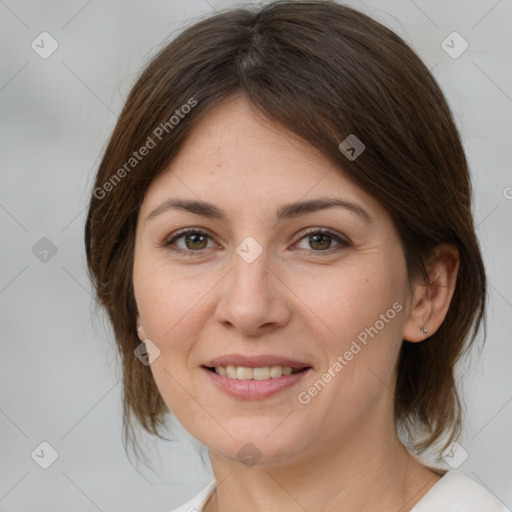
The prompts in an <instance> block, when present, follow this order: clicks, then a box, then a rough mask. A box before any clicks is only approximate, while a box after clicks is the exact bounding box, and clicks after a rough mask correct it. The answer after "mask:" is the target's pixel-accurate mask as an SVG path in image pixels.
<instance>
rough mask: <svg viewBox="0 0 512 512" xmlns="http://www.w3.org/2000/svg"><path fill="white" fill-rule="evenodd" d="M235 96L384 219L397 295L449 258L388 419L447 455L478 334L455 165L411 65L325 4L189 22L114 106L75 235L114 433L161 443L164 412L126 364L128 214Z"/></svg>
mask: <svg viewBox="0 0 512 512" xmlns="http://www.w3.org/2000/svg"><path fill="white" fill-rule="evenodd" d="M234 94H243V95H244V96H245V97H246V98H247V100H248V101H249V102H250V103H251V104H252V105H253V106H254V107H256V108H257V110H258V111H260V112H261V113H263V114H264V115H266V116H267V117H268V118H270V119H272V120H273V121H276V122H278V123H280V124H281V125H282V126H283V127H286V128H288V129H290V130H292V132H294V133H295V134H297V135H298V136H300V137H302V138H303V139H305V140H306V141H308V142H309V143H310V144H311V145H312V146H314V147H315V148H317V149H318V150H320V151H321V152H322V153H323V154H324V155H325V156H326V157H327V158H328V159H330V161H332V162H333V163H334V164H335V165H336V166H337V168H339V170H340V172H343V173H344V175H345V176H346V177H348V178H349V179H351V180H353V182H354V183H355V184H357V185H358V186H359V187H361V188H362V189H364V190H365V191H366V192H367V193H369V194H370V195H371V196H373V197H374V198H375V199H376V200H377V201H379V202H380V204H382V205H383V206H384V207H385V208H386V209H387V211H388V212H389V213H390V215H391V217H392V219H393V221H394V224H395V227H396V229H397V231H398V233H399V236H400V240H401V243H402V244H403V249H404V253H405V257H406V264H407V272H408V278H409V283H410V284H412V283H413V282H415V280H416V279H422V280H423V282H425V283H429V281H428V270H429V264H430V261H431V257H432V255H433V250H434V248H435V247H436V246H438V245H439V244H442V243H445V242H448V243H452V244H454V245H455V246H456V247H457V248H458V250H459V253H460V268H459V272H458V276H457V281H456V288H455V292H454V295H453V298H452V301H451V304H450V308H449V310H448V313H447V315H446V318H445V320H444V322H443V323H442V325H441V326H440V328H439V329H438V331H437V332H436V333H435V334H433V335H432V336H430V337H429V338H428V339H427V340H426V341H424V342H421V343H409V342H407V341H405V340H404V341H403V343H402V348H401V351H400V355H399V361H398V370H397V371H398V377H397V384H396V393H395V408H394V414H395V423H396V425H397V428H398V429H399V430H400V431H403V432H405V433H406V434H407V437H408V439H409V441H410V442H409V444H410V447H411V448H413V449H414V450H416V451H418V452H422V451H424V450H425V449H427V448H430V447H433V446H434V445H435V444H436V442H438V441H440V440H442V439H444V440H445V443H444V445H443V446H447V445H448V443H449V442H450V441H451V440H453V439H454V438H455V437H456V436H458V435H459V434H460V430H461V401H460V399H459V395H458V391H457V386H456V382H455V378H454V369H455V365H456V363H457V361H458V360H459V358H460V356H461V355H462V354H463V353H464V352H465V351H466V350H467V348H469V346H470V345H471V344H472V343H473V342H474V340H475V338H476V335H477V331H478V329H479V327H480V324H481V323H482V321H483V324H484V327H485V323H486V318H485V299H486V275H485V269H484V265H483V262H482V257H481V253H480V249H479V244H478V240H477V238H476V235H475V227H474V223H473V218H472V212H471V183H470V176H469V172H468V165H467V161H466V157H465V154H464V150H463V147H462V143H461V140H460V136H459V133H458V131H457V128H456V126H455V123H454V120H453V117H452V114H451V112H450V109H449V107H448V105H447V102H446V100H445V98H444V96H443V94H442V92H441V90H440V87H439V86H438V84H437V83H436V81H435V79H434V78H433V76H432V74H431V73H430V72H429V70H428V69H427V67H426V66H425V65H424V64H423V63H422V61H421V60H420V58H419V57H418V56H417V55H416V54H415V52H414V51H413V50H412V49H411V48H410V47H409V46H408V45H407V44H406V43H405V42H404V41H403V40H402V39H401V38H400V37H399V36H398V35H397V34H395V33H394V32H392V31H391V30H389V29H388V28H386V27H384V26H383V25H382V24H380V23H378V22H376V21H375V20H373V19H372V18H370V17H368V16H366V15H365V14H363V13H361V12H358V11H356V10H354V9H352V8H349V7H347V6H344V5H340V4H337V3H335V2H333V1H328V0H325V1H277V2H272V3H269V4H267V5H263V6H258V7H257V8H256V7H255V6H249V7H247V8H236V9H232V10H228V11H224V12H221V13H218V14H215V15H213V16H210V17H208V18H206V19H202V20H201V21H199V22H197V23H195V24H193V25H192V26H190V27H189V28H187V29H186V30H184V31H183V32H182V33H181V34H180V35H179V36H178V37H176V38H175V39H174V40H173V41H172V42H171V43H170V44H168V45H167V46H165V47H164V48H163V49H162V50H161V51H159V53H158V54H157V55H156V56H155V57H154V58H153V59H152V60H151V62H150V63H149V64H148V65H147V67H146V68H145V70H144V71H143V72H142V74H141V75H140V77H139V78H138V80H137V81H136V83H135V85H134V86H133V89H132V90H131V92H130V94H129V96H128V99H127V101H126V104H125V106H124V108H123V110H122V112H121V115H120V117H119V120H118V122H117V124H116V126H115V129H114V131H113V134H112V137H111V139H110V141H109V143H108V146H107V147H106V150H105V152H104V156H103V159H102V161H101V164H100V166H99V169H98V171H97V175H96V180H95V185H94V190H93V192H92V195H91V198H90V205H89V210H88V215H87V221H86V226H85V246H86V253H87V263H88V269H89V273H90V276H91V279H92V281H93V283H94V286H95V290H96V294H97V297H98V299H99V302H100V303H101V305H103V306H104V307H105V308H106V311H107V312H108V315H109V318H110V321H111V323H112V326H113V330H114V334H115V341H116V343H117V347H118V350H119V353H120V355H121V360H122V369H123V409H124V418H125V436H126V435H127V429H128V428H132V427H131V418H132V416H133V415H134V416H135V417H136V418H137V420H138V422H139V423H140V424H141V425H142V426H143V427H144V429H145V430H146V431H147V432H149V433H152V434H155V435H158V436H159V437H161V436H160V434H159V431H158V428H159V426H164V425H165V414H166V413H167V412H169V411H168V409H167V407H166V405H165V403H164V401H163V400H162V397H161V396H160V394H159V391H158V389H157V387H156V384H155V382H154V380H153V377H152V375H151V370H150V367H149V366H145V365H143V364H141V363H140V361H139V360H138V359H137V358H136V357H134V349H135V348H136V347H137V345H138V344H139V343H140V342H139V339H138V337H137V334H136V325H135V323H136V315H137V309H136V304H135V299H134V292H133V285H132V266H133V254H134V239H135V229H136V221H137V214H138V210H139V207H140V205H141V202H142V200H143V197H144V194H145V191H146V190H147V188H148V186H149V184H150V183H151V181H152V180H153V179H154V178H155V177H156V176H157V175H158V174H159V173H160V172H161V171H162V170H163V169H164V168H165V167H166V166H167V165H168V164H169V162H170V161H171V160H172V158H173V157H174V156H175V155H176V154H177V152H178V150H179V149H180V147H181V146H182V144H183V142H184V140H185V139H186V137H187V134H188V133H189V132H190V130H191V128H192V127H193V126H194V125H195V124H196V123H197V122H198V121H199V119H201V118H202V117H203V116H204V115H205V114H207V113H208V111H209V110H210V109H211V108H212V107H213V106H215V105H216V104H218V103H219V102H221V101H224V100H226V99H229V98H230V97H231V96H232V95H234ZM185 106H187V107H185ZM351 134H355V135H356V136H357V138H358V139H360V140H361V141H362V142H363V143H364V145H365V147H366V149H365V151H364V152H363V153H362V154H361V155H360V156H359V157H358V158H356V159H348V158H347V157H346V156H345V155H344V154H343V153H342V152H341V151H340V149H339V145H340V143H341V142H342V141H344V140H345V139H346V138H347V136H349V135H351ZM143 148H146V149H145V150H144V149H143ZM484 338H485V336H484Z"/></svg>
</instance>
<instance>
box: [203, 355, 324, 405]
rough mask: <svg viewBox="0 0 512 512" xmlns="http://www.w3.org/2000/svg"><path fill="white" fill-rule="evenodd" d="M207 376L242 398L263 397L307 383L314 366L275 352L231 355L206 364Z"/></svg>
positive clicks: (219, 386)
mask: <svg viewBox="0 0 512 512" xmlns="http://www.w3.org/2000/svg"><path fill="white" fill-rule="evenodd" d="M201 368H202V370H203V372H204V373H203V375H205V376H206V377H208V381H209V382H211V383H213V384H214V386H215V387H216V388H217V389H218V390H220V391H222V392H223V393H225V394H227V395H230V396H231V397H234V398H237V399H242V400H263V399H267V398H270V397H272V396H274V395H277V394H280V393H283V392H284V390H286V389H289V390H290V389H292V388H293V387H294V386H297V385H298V384H299V382H304V379H306V378H307V375H309V374H311V373H312V372H313V371H314V369H313V366H312V365H310V364H308V363H305V362H300V361H295V360H292V359H289V358H285V357H278V356H272V355H260V356H252V357H248V356H243V355H238V354H231V355H226V356H222V357H218V358H216V359H212V360H211V361H208V362H207V363H206V364H204V365H202V367H201Z"/></svg>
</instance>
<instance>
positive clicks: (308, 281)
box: [133, 97, 409, 465]
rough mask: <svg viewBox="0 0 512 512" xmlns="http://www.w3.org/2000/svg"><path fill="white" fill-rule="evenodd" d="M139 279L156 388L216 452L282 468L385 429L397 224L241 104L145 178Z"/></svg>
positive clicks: (396, 344) (399, 315)
mask: <svg viewBox="0 0 512 512" xmlns="http://www.w3.org/2000/svg"><path fill="white" fill-rule="evenodd" d="M363 142H364V141H363ZM176 201H181V202H182V206H177V205H176V203H174V206H173V205H172V204H171V202H176ZM320 201H323V203H322V202H320ZM332 201H338V202H339V205H334V206H330V207H323V206H325V205H327V204H328V203H329V202H332ZM185 202H190V203H189V207H186V205H185ZM206 203H207V204H206ZM302 203H303V206H300V204H302ZM183 230H189V232H188V234H187V233H184V232H183ZM318 231H324V232H323V233H322V232H320V233H319V232H318ZM133 282H134V289H135V297H136V302H137V307H138V311H139V319H138V320H139V322H140V324H141V325H142V331H141V336H142V337H144V338H147V339H149V340H151V342H152V343H154V345H156V346H157V347H158V349H159V350H160V353H159V355H158V357H156V359H155V360H154V362H153V363H152V364H151V370H152V373H153V376H154V379H155V382H156V384H157V386H158V389H159V390H160V393H161V395H162V397H163V399H164V401H165V402H166V404H167V406H168V407H169V409H170V410H171V411H172V413H173V414H174V415H175V416H176V417H177V419H178V420H179V421H180V423H181V424H182V425H183V426H184V427H185V428H186V429H187V430H188V431H189V432H190V433H191V434H192V435H193V436H194V437H195V438H197V439H198V440H199V441H200V442H202V443H203V444H205V445H206V446H207V447H208V448H209V449H210V450H211V451H212V452H213V453H216V454H220V455H223V456H225V457H227V458H230V459H232V460H239V461H241V462H244V463H245V462H246V461H248V460H249V459H250V458H251V457H252V460H253V461H254V462H255V461H258V462H259V464H268V465H272V464H277V463H278V462H279V464H282V463H283V462H286V461H290V462H291V461H294V460H295V461H297V460H300V458H301V457H307V456H310V455H312V454H318V453H319V452H321V451H322V450H324V451H326V452H327V453H328V451H329V450H332V447H333V446H342V445H343V444H344V443H348V442H352V441H353V440H354V439H355V438H356V437H357V436H362V433H364V434H365V435H369V434H370V432H374V433H376V435H377V436H381V435H382V432H383V431H389V429H390V428H391V427H392V425H393V389H394V379H395V363H396V360H397V357H398V352H399V349H400V346H401V343H402V333H403V329H404V325H405V323H406V321H407V315H408V310H409V307H408V306H409V302H408V301H409V299H408V288H407V281H406V267H405V260H404V255H403V252H402V247H401V244H400V242H399V238H398V235H397V232H396V230H395V228H394V225H393V223H392V221H391V218H390V216H389V214H388V213H387V212H386V211H385V210H384V209H383V208H382V206H381V205H380V204H379V203H377V202H376V201H375V200H374V199H373V198H372V197H370V196H369V195H367V194H366V193H365V192H364V191H363V190H362V189H360V188H359V187H358V186H356V185H354V184H353V183H351V182H350V181H349V180H348V179H346V178H345V177H344V175H343V174H342V172H341V170H340V169H339V168H336V167H335V166H334V165H333V164H331V163H330V162H329V161H328V160H327V159H326V158H325V157H323V156H322V155H320V154H319V152H318V151H317V150H315V149H314V148H313V147H312V146H310V145H309V144H307V143H305V142H300V141H299V140H298V139H297V138H296V137H293V136H292V135H291V134H290V133H289V132H287V131H285V130H284V129H283V128H281V127H278V126H276V125H271V124H267V123H265V122H264V121H263V119H262V118H260V117H258V116H257V115H256V114H255V113H254V112H253V111H252V110H251V107H250V106H249V105H248V104H247V103H246V102H245V101H244V100H243V99H242V98H240V97H239V98H238V99H235V100H232V101H231V102H229V103H226V104H223V105H220V106H217V107H216V108H215V109H214V110H212V111H211V112H210V113H209V114H208V115H207V116H206V117H205V118H204V119H203V120H202V121H201V122H200V123H199V124H197V125H196V127H195V128H194V131H193V132H192V134H191V135H190V136H189V138H188V139H187V141H186V143H185V145H184V147H183V148H182V150H181V152H180V153H179V155H178V156H177V157H176V158H175V159H174V160H173V161H172V163H171V165H170V166H169V168H168V169H166V170H165V171H164V172H163V173H162V174H160V175H159V176H158V177H157V178H156V179H155V180H154V181H153V182H152V183H151V186H150V187H149V189H148V191H147V193H146V195H145V198H144V201H143V204H142V206H141V209H140V213H139V218H138V226H137V235H136V243H135V262H134V270H133ZM148 346H149V347H151V344H148ZM154 355H156V351H155V352H154ZM214 366H216V367H217V371H218V372H220V373H216V372H215V371H212V370H211V369H208V368H207V367H214ZM226 367H227V368H226ZM282 367H284V369H283V368H282ZM253 368H257V369H253ZM288 368H293V373H292V374H291V375H288V373H289V372H290V370H289V369H288ZM298 370H301V371H298ZM297 371H298V373H297ZM235 377H236V378H235ZM366 439H368V437H366ZM249 443H250V444H249ZM333 443H334V444H333ZM247 457H249V458H247ZM250 464H251V463H250V462H249V465H250Z"/></svg>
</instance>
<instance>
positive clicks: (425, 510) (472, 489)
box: [411, 471, 510, 512]
mask: <svg viewBox="0 0 512 512" xmlns="http://www.w3.org/2000/svg"><path fill="white" fill-rule="evenodd" d="M484 510H485V512H510V511H509V509H507V508H506V507H505V505H503V504H502V503H501V502H500V501H499V500H498V499H497V498H495V497H494V496H492V495H491V494H490V493H489V492H487V491H486V490H485V489H484V488H483V487H482V486H481V485H479V484H477V483H476V482H475V481H473V480H471V478H469V477H467V476H465V475H464V474H463V473H460V472H459V471H448V472H447V473H446V474H445V475H444V476H443V477H442V478H441V479H440V480H439V481H438V482H437V483H436V484H435V485H434V487H432V488H431V489H430V490H429V491H428V492H427V494H425V496H424V497H423V498H422V499H421V501H420V502H419V503H418V504H417V505H416V506H415V507H413V509H412V510H411V512H482V511H484Z"/></svg>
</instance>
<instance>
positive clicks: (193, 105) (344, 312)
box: [85, 1, 506, 512]
mask: <svg viewBox="0 0 512 512" xmlns="http://www.w3.org/2000/svg"><path fill="white" fill-rule="evenodd" d="M85 242H86V248H87V258H88V265H89V270H90V273H91V276H92V279H93V282H94V284H95V287H96V292H97V295H98V298H99V301H100V302H101V304H102V305H103V306H104V307H105V308H106V310H107V312H108V314H109V317H110V320H111V322H112V325H113V329H114V332H115V337H116V341H117V344H118V347H119V351H120V354H121V356H122V361H123V382H124V408H125V416H126V419H127V425H130V418H131V417H132V416H133V415H134V416H135V417H136V418H137V420H138V421H139V422H140V424H141V425H142V426H143V427H144V428H145V429H146V430H147V431H148V432H151V433H153V434H155V435H159V432H158V428H159V427H160V426H164V425H165V415H166V413H168V412H169V411H170V412H171V413H172V414H173V415H174V416H176V418H177V419H178V420H179V421H180V423H181V424H182V425H183V426H184V427H185V428H186V429H187V430H188V431H189V432H190V433H191V435H192V436H194V438H196V439H197V440H198V441H200V443H202V444H203V445H205V446H206V447H207V448H208V452H209V456H210V460H211V464H212V468H213V472H214V476H215V480H214V481H213V482H212V483H211V484H210V485H209V486H207V487H206V488H205V489H203V490H202V491H201V492H200V493H199V494H198V495H197V496H196V497H194V498H193V499H192V500H191V501H189V502H188V503H186V504H185V505H183V506H182V507H180V508H178V509H176V510H177V511H185V510H202V511H204V512H217V511H221V512H225V511H230V510H240V509H243V510H246V511H256V510H290V511H292V510H308V511H310V512H314V511H320V510H322V511H331V510H332V511H334V510H346V511H356V510H358V511H363V510H365V511H366V510H372V511H373V510H379V511H398V510H400V511H412V510H413V511H414V512H427V511H434V510H435V511H436V512H440V511H453V510H461V511H462V510H463V511H473V510H474V511H476V510H478V511H482V510H486V511H502V510H506V509H505V508H504V507H503V506H502V505H501V503H500V502H499V501H498V500H497V499H495V498H494V497H492V496H491V495H490V494H488V493H487V492H486V491H485V490H484V489H483V488H482V487H480V486H479V485H477V484H476V483H474V482H473V481H472V480H470V479H469V478H467V477H465V476H463V475H462V473H460V472H458V471H453V470H452V471H445V470H443V469H441V468H440V467H437V466H435V465H428V464H426V463H425V462H424V461H422V460H421V459H420V455H421V454H422V453H424V452H426V450H428V449H429V450H437V453H438V454H439V453H441V452H442V451H443V450H445V449H446V448H447V447H450V446H451V447H453V445H451V444H450V443H452V441H454V440H455V439H457V436H458V434H459V432H460V425H461V412H460V403H459V396H458V394H457V389H456V386H455V382H454V365H455V363H456V362H457V360H458V359H459V357H460V355H461V354H462V353H463V351H464V350H466V349H468V348H469V347H470V346H471V344H472V343H473V341H474V339H475V335H476V333H477V331H478V328H479V327H480V325H481V323H482V322H484V323H485V309H484V307H485V293H486V279H485V270H484V266H483V263H482V258H481V254H480V250H479V245H478V241H477V239H476V236H475V229H474V224H473V219H472V216H471V186H470V180H469V174H468V168H467V162H466V159H465V155H464V151H463V148H462V145H461V142H460V139H459V135H458V132H457V129H456V127H455V125H454V122H453V119H452V116H451V113H450V110H449V108H448V106H447V104H446V101H445V99H444V97H443V95H442V93H441V91H440V89H439V87H438V85H437V84H436V82H435V80H434V79H433V77H432V75H431V74H430V73H429V71H428V70H427V68H426V67H425V66H424V65H423V63H422V62H421V61H420V59H419V58H418V57H417V56H416V55H415V53H414V52H413V51H412V50H411V49H410V48H409V47H408V46H407V45H406V44H405V43H404V41H403V40H402V39H400V38H399V37H398V36H397V35H396V34H394V33H393V32H391V31H390V30H388V29H387V28H385V27H383V26H382V25H380V24H379V23H377V22H375V21H374V20H372V19H370V18H369V17H367V16H365V15H363V14H361V13H359V12H357V11H355V10H353V9H351V8H348V7H345V6H342V5H338V4H336V3H334V2H329V1H316V2H311V1H309V2H302V1H299V2H275V3H270V4H267V5H266V6H264V7H261V8H260V9H259V10H257V11H253V10H251V9H247V10H245V9H236V10H232V11H228V12H223V13H220V14H217V15H215V16H212V17H210V18H208V19H205V20H203V21H201V22H199V23H197V24H195V25H193V26H192V27H190V28H188V29H187V30H185V31H184V32H183V33H182V34H181V35H180V36H179V37H177V38H176V39H175V40H174V41H173V42H172V43H171V44H169V45H168V46H167V47H165V48H164V49H163V50H162V51H161V52H160V53H159V54H158V55H157V56H156V57H155V58H154V59H153V60H152V62H151V63H150V64H149V65H148V66H147V68H146V69H145V70H144V72H143V73H142V75H141V76H140V78H139V79H138V81H137V83H136V84H135V86H134V87H133V89H132V91H131V93H130V95H129V97H128V100H127V102H126V105H125V107H124V109H123V111H122V113H121V116H120V118H119V121H118V123H117V125H116V128H115V130H114V133H113V135H112V138H111V140H110V142H109V144H108V147H107V149H106V151H105V154H104V157H103V160H102V162H101V165H100V167H99V170H98V173H97V176H96V182H95V186H94V191H93V194H92V197H91V202H90V207H89V212H88V218H87V225H86V233H85ZM141 342H143V343H142V344H141ZM450 449H452V450H453V448H450ZM439 460H440V459H439Z"/></svg>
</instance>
